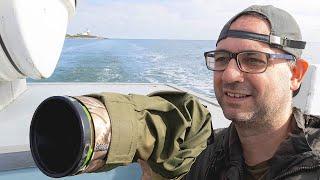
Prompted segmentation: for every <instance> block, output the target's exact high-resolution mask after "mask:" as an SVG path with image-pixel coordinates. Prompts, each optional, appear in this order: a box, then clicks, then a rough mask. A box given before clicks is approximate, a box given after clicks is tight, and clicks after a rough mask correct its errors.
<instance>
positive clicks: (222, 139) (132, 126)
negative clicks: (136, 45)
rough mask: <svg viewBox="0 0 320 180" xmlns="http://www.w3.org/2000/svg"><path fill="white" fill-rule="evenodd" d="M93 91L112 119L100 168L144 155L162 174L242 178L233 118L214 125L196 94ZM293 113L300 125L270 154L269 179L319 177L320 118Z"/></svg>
mask: <svg viewBox="0 0 320 180" xmlns="http://www.w3.org/2000/svg"><path fill="white" fill-rule="evenodd" d="M90 96H91V97H94V98H97V99H99V100H100V101H101V102H103V103H104V104H105V106H106V108H107V111H108V113H109V116H110V119H111V125H112V139H111V144H110V149H109V152H108V157H107V161H106V166H105V167H104V168H103V169H101V171H105V170H108V169H111V168H114V167H117V166H120V165H126V164H128V163H131V162H135V161H137V159H143V160H147V162H148V164H149V166H150V167H151V169H152V170H153V171H154V172H156V173H158V174H160V175H161V176H162V177H163V178H164V179H182V178H183V179H242V178H243V174H244V173H245V168H244V160H243V157H242V153H241V146H240V142H239V139H238V136H237V133H236V131H235V128H234V126H233V124H231V125H230V127H229V128H225V129H222V130H214V131H212V127H211V117H210V113H209V112H208V110H207V109H206V108H205V107H204V106H203V105H202V104H201V103H200V102H199V101H198V100H197V98H195V97H194V96H192V95H190V94H187V93H183V92H158V93H153V94H152V95H149V96H142V95H122V94H117V93H101V94H94V95H90ZM293 115H294V119H295V120H296V124H297V126H296V128H295V129H294V131H293V132H292V134H291V135H290V137H289V138H288V139H287V140H286V141H284V142H283V143H282V144H281V145H280V148H279V149H278V151H277V152H276V154H275V156H274V157H273V158H272V159H271V161H270V164H271V168H270V170H269V173H268V176H267V179H320V154H319V153H320V138H319V135H320V131H319V129H318V128H319V126H320V119H319V117H315V116H309V115H304V114H303V113H301V112H300V111H299V110H298V109H294V111H293ZM230 142H232V143H230Z"/></svg>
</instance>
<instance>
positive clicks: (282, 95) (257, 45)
mask: <svg viewBox="0 0 320 180" xmlns="http://www.w3.org/2000/svg"><path fill="white" fill-rule="evenodd" d="M230 29H233V30H242V31H249V32H255V33H259V34H269V33H270V28H269V25H268V23H267V22H266V21H264V20H261V19H259V18H256V17H253V16H242V17H240V18H238V19H237V20H236V21H235V22H233V23H232V25H231V27H230ZM217 50H227V51H230V52H234V53H237V52H242V51H250V50H255V51H262V52H267V53H272V54H276V53H282V52H281V50H277V49H274V48H270V47H269V45H267V44H265V43H262V42H258V41H253V40H248V39H240V38H230V37H228V38H226V39H224V40H221V41H220V42H219V43H218V45H217ZM269 62H270V63H269V65H268V68H267V70H266V71H265V72H263V73H260V74H248V73H244V72H241V71H240V70H239V68H238V67H237V64H236V60H235V59H232V60H231V61H230V62H229V65H228V66H227V68H226V69H225V70H224V71H222V72H221V71H215V72H214V90H215V95H216V98H217V100H218V102H219V104H220V106H221V107H222V110H223V113H224V115H225V117H226V118H228V119H230V120H232V121H234V122H236V123H237V122H238V123H241V122H243V123H248V122H252V121H256V120H257V122H258V121H259V120H263V119H270V118H272V116H278V115H279V113H281V111H283V110H284V109H288V107H291V101H292V95H291V89H290V79H291V74H292V73H291V70H290V67H289V66H288V64H287V63H284V62H286V61H285V60H281V59H276V60H270V61H269ZM261 123H262V122H261Z"/></svg>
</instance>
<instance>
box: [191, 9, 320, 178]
mask: <svg viewBox="0 0 320 180" xmlns="http://www.w3.org/2000/svg"><path fill="white" fill-rule="evenodd" d="M275 36H277V37H281V38H287V40H289V41H290V42H289V41H288V42H281V41H279V42H272V41H273V40H274V39H272V38H275ZM263 39H265V40H263ZM291 40H293V41H291ZM285 41H286V40H285ZM304 46H305V43H304V42H302V41H301V34H300V30H299V27H298V25H297V23H296V22H295V20H294V19H293V18H292V17H291V16H290V15H289V14H288V13H287V12H285V11H283V10H281V9H277V8H275V7H273V6H251V7H249V8H247V9H246V10H244V11H243V12H241V13H240V14H238V15H236V16H235V17H233V18H232V19H231V20H230V21H229V22H228V23H227V24H226V25H225V26H224V28H223V30H222V31H221V34H220V36H219V39H218V42H217V47H216V50H215V51H211V52H207V53H205V57H206V63H207V66H208V68H209V69H210V70H213V71H214V75H213V79H214V90H215V95H216V98H217V100H218V102H219V104H220V106H221V108H222V110H223V113H224V116H225V117H226V118H227V119H230V120H231V121H232V123H231V125H230V127H229V128H227V129H223V130H219V131H218V130H216V131H215V135H214V137H213V140H212V142H211V144H209V146H208V147H207V148H206V149H205V150H204V151H203V152H202V153H201V154H200V155H199V156H198V157H197V161H196V162H195V163H194V164H193V165H192V168H191V170H190V172H188V174H187V175H186V176H185V179H282V178H284V179H285V178H288V179H319V178H320V159H319V158H320V156H319V153H318V150H320V146H319V147H318V146H317V141H318V139H319V137H317V134H318V133H319V132H318V131H319V130H315V129H313V128H314V127H308V125H310V124H314V123H319V122H320V121H319V120H320V119H319V118H316V117H312V116H307V115H303V114H302V113H301V112H300V111H299V110H298V109H296V108H293V107H292V97H293V95H294V93H295V92H296V91H298V89H299V87H300V84H301V81H302V77H303V75H304V74H305V72H306V70H307V67H308V64H307V62H305V61H304V60H302V59H300V57H301V49H303V48H304ZM213 118H214V117H213ZM311 129H312V130H311ZM311 131H312V133H311ZM316 132H317V133H316ZM309 133H310V134H309ZM305 134H306V135H305Z"/></svg>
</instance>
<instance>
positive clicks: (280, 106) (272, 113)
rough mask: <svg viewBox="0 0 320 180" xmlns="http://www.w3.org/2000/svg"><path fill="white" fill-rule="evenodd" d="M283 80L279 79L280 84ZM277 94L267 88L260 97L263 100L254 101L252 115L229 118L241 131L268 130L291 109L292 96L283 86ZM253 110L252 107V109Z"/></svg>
mask: <svg viewBox="0 0 320 180" xmlns="http://www.w3.org/2000/svg"><path fill="white" fill-rule="evenodd" d="M282 80H283V79H282V78H280V81H281V82H284V81H282ZM278 90H279V91H280V92H279V93H273V92H274V91H275V90H274V89H272V88H268V90H267V91H266V92H267V93H268V94H266V95H262V97H264V98H263V99H258V100H257V101H256V104H255V105H256V106H254V107H255V108H256V109H251V112H252V113H249V112H247V113H248V114H246V115H245V116H243V117H241V119H235V118H230V119H229V120H231V121H232V122H233V123H234V124H235V125H236V127H237V128H240V129H242V130H250V131H256V132H257V133H259V132H261V131H265V130H268V129H270V128H272V127H274V126H276V125H277V124H278V123H281V122H279V121H278V120H279V118H281V116H282V115H283V113H285V111H287V110H288V109H287V108H290V109H292V95H291V93H290V92H288V90H287V89H286V88H285V86H282V87H281V88H279V89H278ZM217 100H218V102H219V104H221V100H220V98H217ZM252 108H253V107H252Z"/></svg>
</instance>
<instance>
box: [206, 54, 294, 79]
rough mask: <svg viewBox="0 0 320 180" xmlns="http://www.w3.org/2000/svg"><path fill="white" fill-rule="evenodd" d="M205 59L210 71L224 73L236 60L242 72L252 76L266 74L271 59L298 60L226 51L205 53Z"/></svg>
mask: <svg viewBox="0 0 320 180" xmlns="http://www.w3.org/2000/svg"><path fill="white" fill-rule="evenodd" d="M204 57H205V59H206V65H207V68H208V69H209V70H212V71H224V70H225V69H226V68H227V66H228V64H229V62H230V60H231V59H233V58H234V59H235V60H236V62H237V66H238V68H239V69H240V71H242V72H246V73H252V74H257V73H263V72H265V71H266V69H267V67H268V64H269V60H270V59H286V60H289V61H295V60H296V58H295V57H294V56H293V55H290V54H269V53H265V52H260V51H243V52H239V53H232V52H229V51H225V50H216V51H209V52H205V53H204Z"/></svg>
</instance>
